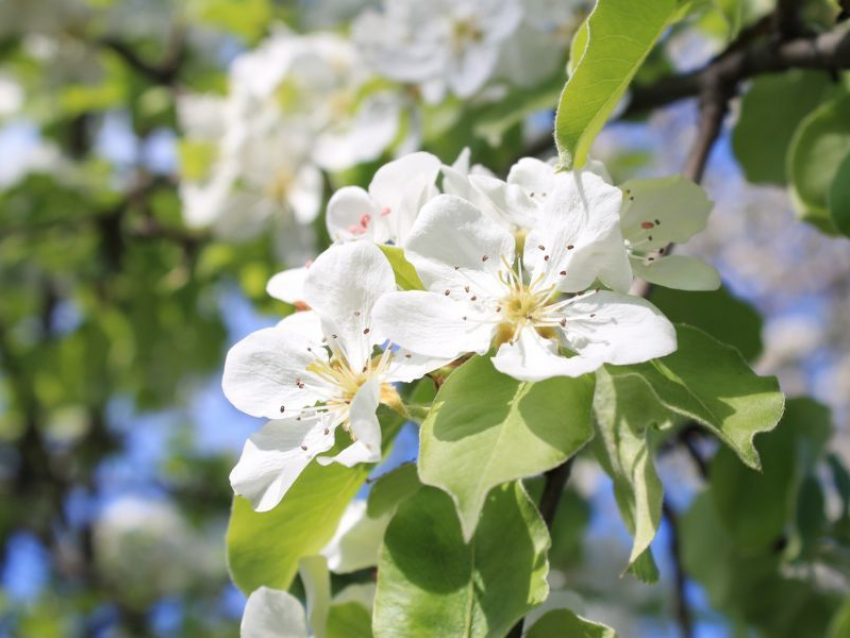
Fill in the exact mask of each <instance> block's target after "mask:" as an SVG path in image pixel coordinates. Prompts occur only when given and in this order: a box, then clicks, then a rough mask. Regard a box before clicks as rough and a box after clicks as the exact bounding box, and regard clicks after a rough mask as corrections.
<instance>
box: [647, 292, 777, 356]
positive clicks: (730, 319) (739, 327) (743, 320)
mask: <svg viewBox="0 0 850 638" xmlns="http://www.w3.org/2000/svg"><path fill="white" fill-rule="evenodd" d="M650 300H651V301H652V303H653V305H655V306H656V307H657V308H658V309H659V310H660V311H661V312H663V313H664V315H665V316H666V317H667V318H668V319H669V320H670V321H672V322H674V323H686V324H688V325H691V326H694V327H695V328H699V329H700V330H703V331H705V332H707V333H708V334H710V335H711V336H712V337H714V338H715V339H717V340H719V341H722V342H724V343H727V344H729V345H730V346H735V347H736V348H737V349H738V351H739V352H740V353H741V354H742V355H744V358H745V359H747V360H748V361H752V360H753V359H755V358H756V357H757V356H758V355H759V354H761V351H762V350H763V349H764V346H763V344H762V340H761V324H762V321H761V316H760V315H759V313H758V312H756V310H755V309H754V308H753V307H752V306H750V305H749V304H748V303H746V302H744V301H741V300H740V299H737V298H736V297H734V296H732V295H731V294H730V293H729V291H728V290H727V289H726V288H719V289H718V290H711V291H706V292H702V291H701V292H692V291H688V290H674V289H672V288H663V287H661V286H655V287H654V288H653V289H652V294H651V297H650Z"/></svg>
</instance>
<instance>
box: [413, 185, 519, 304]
mask: <svg viewBox="0 0 850 638" xmlns="http://www.w3.org/2000/svg"><path fill="white" fill-rule="evenodd" d="M514 246H515V241H514V238H513V235H511V234H510V233H509V232H508V231H507V230H505V229H504V228H502V227H501V226H499V224H498V223H497V222H496V221H494V220H492V219H490V218H489V217H487V216H485V215H484V213H482V212H481V211H480V210H478V209H477V208H476V207H475V206H473V205H472V204H470V203H469V202H467V201H465V200H463V199H461V198H459V197H456V196H454V195H440V196H438V197H435V198H434V199H432V200H431V201H430V202H428V204H426V205H425V207H424V208H423V209H422V212H421V213H420V214H419V219H417V220H416V224H415V225H414V226H413V230H412V231H411V233H410V236H409V237H408V240H407V244H406V246H405V256H406V257H407V259H408V260H409V261H410V262H411V263H412V264H413V266H414V267H415V268H416V271H417V273H419V277H420V278H421V279H422V282H423V283H424V284H425V286H426V287H428V289H429V290H432V291H435V292H440V293H443V292H444V291H445V290H450V291H451V293H452V294H453V295H454V296H456V297H457V296H464V297H467V298H471V297H472V296H481V297H487V298H498V297H500V296H501V295H502V293H503V292H504V289H503V286H502V285H501V283H500V282H499V271H500V269H502V268H504V265H503V263H504V262H507V263H508V264H513V260H514ZM467 287H469V288H470V290H469V291H467V290H466V288H467Z"/></svg>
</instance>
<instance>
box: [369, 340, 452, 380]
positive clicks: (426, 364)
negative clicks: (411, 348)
mask: <svg viewBox="0 0 850 638" xmlns="http://www.w3.org/2000/svg"><path fill="white" fill-rule="evenodd" d="M455 358H456V357H429V356H425V355H421V354H416V353H414V352H408V351H407V350H405V349H404V348H398V349H397V350H396V351H395V352H394V353H393V356H392V358H391V359H390V363H389V366H388V367H387V373H386V380H387V381H388V382H391V383H396V382H398V383H410V382H411V381H416V380H417V379H421V378H422V377H424V376H425V375H426V374H428V373H429V372H432V371H434V370H438V369H439V368H442V367H443V366H445V365H448V364H449V363H451V362H452V361H454V360H455Z"/></svg>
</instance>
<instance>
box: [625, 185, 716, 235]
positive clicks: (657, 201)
mask: <svg viewBox="0 0 850 638" xmlns="http://www.w3.org/2000/svg"><path fill="white" fill-rule="evenodd" d="M622 186H623V189H624V190H625V191H626V195H627V196H626V200H625V201H624V206H623V211H622V219H621V221H620V228H621V229H622V231H623V236H624V237H625V238H626V239H628V240H629V241H630V242H632V244H634V243H636V242H638V241H640V242H641V244H640V250H641V251H642V252H650V251H653V250H657V249H658V248H663V247H664V246H666V245H667V244H670V243H676V244H683V243H685V242H687V241H688V240H689V239H690V238H691V237H693V236H694V235H695V234H696V233H698V232H700V231H701V230H704V229H705V225H706V223H707V222H708V214H709V213H710V212H711V207H712V203H711V200H709V199H708V196H707V195H706V194H705V191H704V190H703V189H702V187H700V186H698V185H697V184H695V183H694V182H692V181H690V180H689V179H687V178H685V177H683V176H681V175H673V176H670V177H662V178H658V179H635V180H630V181H628V182H626V183H625V184H623V185H622ZM649 237H652V239H649Z"/></svg>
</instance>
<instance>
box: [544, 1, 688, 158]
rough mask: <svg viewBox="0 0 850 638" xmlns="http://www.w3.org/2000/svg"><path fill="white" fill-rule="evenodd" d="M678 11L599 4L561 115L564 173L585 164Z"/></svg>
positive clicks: (666, 5)
mask: <svg viewBox="0 0 850 638" xmlns="http://www.w3.org/2000/svg"><path fill="white" fill-rule="evenodd" d="M678 9H679V6H678V3H677V2H676V1H675V0H647V1H646V2H640V3H635V2H634V0H599V1H598V2H597V3H596V7H595V8H594V9H593V12H592V13H591V14H590V16H588V19H587V46H586V47H585V48H584V52H583V54H582V56H581V59H580V60H579V61H578V63H577V64H576V65H575V70H574V71H573V74H572V76H571V77H570V79H569V80H567V83H566V85H565V86H564V91H563V92H562V93H561V99H560V103H559V105H558V112H557V114H556V116H555V143H556V145H557V147H558V154H559V156H560V163H561V165H562V166H563V167H564V168H567V169H571V168H580V167H581V166H583V165H584V163H585V161H586V160H587V154H588V152H589V150H590V146H591V144H592V143H593V140H594V138H595V137H596V135H597V134H598V133H599V131H601V130H602V127H603V126H604V125H605V121H606V120H607V119H608V116H609V115H610V114H611V112H612V111H613V110H614V107H616V106H617V103H618V102H619V100H620V98H621V97H622V96H623V93H625V91H626V88H628V86H629V82H631V80H632V77H634V74H635V73H636V72H637V70H638V68H639V67H640V65H641V64H642V63H643V61H644V59H645V58H646V56H647V55H649V52H650V50H652V47H653V46H654V45H655V43H656V41H657V40H658V38H660V37H661V35H662V34H663V33H664V31H665V30H666V29H667V27H668V26H669V25H670V24H671V22H672V21H673V20H675V19H676V17H677V14H678ZM575 53H576V51H573V54H575Z"/></svg>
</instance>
